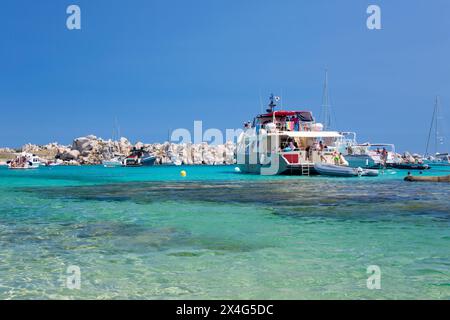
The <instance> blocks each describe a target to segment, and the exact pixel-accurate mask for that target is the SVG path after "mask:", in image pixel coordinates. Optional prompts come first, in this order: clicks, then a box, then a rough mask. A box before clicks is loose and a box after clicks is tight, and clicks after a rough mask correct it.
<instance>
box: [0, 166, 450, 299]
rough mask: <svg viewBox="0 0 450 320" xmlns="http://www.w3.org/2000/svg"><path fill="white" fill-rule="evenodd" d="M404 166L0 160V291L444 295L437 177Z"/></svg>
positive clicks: (48, 295)
mask: <svg viewBox="0 0 450 320" xmlns="http://www.w3.org/2000/svg"><path fill="white" fill-rule="evenodd" d="M182 169H184V170H186V171H187V173H188V175H187V177H186V178H182V177H180V174H179V172H180V170H182ZM449 170H450V169H447V171H445V169H440V170H436V169H433V170H432V171H430V172H427V173H426V174H432V175H442V174H449V173H450V172H449ZM405 175H406V172H404V171H397V172H393V171H387V172H386V173H385V174H384V175H382V176H380V177H377V178H322V177H312V178H306V177H270V178H269V177H260V176H252V175H243V174H238V173H235V172H234V167H233V166H230V167H226V166H224V167H185V168H180V167H151V168H113V169H107V168H102V167H54V168H41V169H38V170H34V171H13V170H8V169H6V168H2V167H0V298H1V299H38V298H44V299H107V298H130V299H139V298H146V299H247V298H248V299H334V298H336V299H349V298H350V299H401V298H408V299H419V298H423V299H449V298H450V184H445V183H444V184H433V183H407V182H404V181H403V180H402V179H403V177H404V176H405ZM69 265H77V266H79V267H80V269H81V289H80V290H70V289H68V288H66V287H65V281H66V276H67V275H66V268H67V267H68V266H69ZM369 265H378V266H379V267H380V268H381V272H382V278H381V290H369V289H367V287H366V280H367V277H368V274H367V273H366V269H367V267H368V266H369Z"/></svg>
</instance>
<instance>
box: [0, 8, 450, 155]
mask: <svg viewBox="0 0 450 320" xmlns="http://www.w3.org/2000/svg"><path fill="white" fill-rule="evenodd" d="M70 4H77V5H79V6H80V7H81V11H82V30H79V31H77V30H75V31H69V30H67V28H66V18H67V14H66V8H67V6H68V5H70ZM369 4H377V5H379V6H380V7H381V10H382V28H383V29H382V30H376V31H371V30H368V29H367V28H366V19H367V16H368V15H367V14H366V8H367V7H368V5H369ZM448 12H450V1H448V0H432V1H409V0H397V1H380V0H372V1H364V0H346V1H338V0H335V1H332V0H314V1H313V0H308V1H306V0H296V1H283V0H281V1H280V0H277V1H275V0H274V1H257V0H250V1H249V0H242V1H238V0H214V1H211V0H192V1H178V0H177V1H173V0H172V1H167V0H166V1H162V0H161V1H148V0H147V1H144V0H142V1H141V0H130V1H113V0H109V1H106V0H89V1H86V0H71V1H62V0H59V1H51V0H43V1H31V0H29V1H25V0H4V1H2V4H1V7H0V39H1V41H2V45H1V47H0V111H1V113H0V146H20V145H22V144H24V143H27V142H33V143H37V144H44V143H47V142H51V141H58V142H60V143H70V142H71V140H72V138H74V137H77V136H82V135H87V134H90V133H93V134H96V135H98V136H102V137H104V138H109V137H110V136H111V132H112V130H113V124H114V119H115V118H116V117H117V119H118V122H119V123H120V127H121V132H122V134H123V135H124V136H127V137H128V138H130V139H131V140H132V141H138V140H141V141H144V142H156V141H164V140H165V139H166V137H167V132H168V130H169V129H175V128H187V129H192V128H193V121H194V120H202V121H203V126H204V127H205V128H219V129H223V130H224V129H226V128H239V127H241V125H242V123H243V122H244V121H246V120H251V119H252V117H253V116H254V114H256V113H257V112H259V111H260V93H261V95H262V98H263V101H264V103H265V102H266V100H267V97H268V95H269V94H270V93H271V92H274V93H275V94H278V95H282V96H283V106H284V107H285V109H291V108H300V109H309V110H312V111H313V112H314V113H315V115H316V116H318V115H319V114H320V105H321V98H322V83H323V78H324V70H325V69H326V68H328V69H329V72H330V76H329V78H330V95H331V103H332V106H333V112H334V113H335V117H336V122H335V125H336V127H337V129H340V130H349V131H356V132H357V133H358V136H359V140H360V142H365V141H371V142H391V143H395V144H396V145H397V148H398V149H399V150H410V151H418V152H423V151H424V150H423V149H424V148H425V143H426V137H427V134H428V128H429V124H430V120H431V113H432V108H433V101H434V97H435V96H436V95H437V94H439V95H440V96H441V99H442V104H443V108H444V109H445V110H446V111H445V116H446V119H447V123H448V122H449V120H448V119H450V114H449V113H450V112H449V111H448V110H449V109H450V63H449V57H450V41H449V39H450V20H449V19H448ZM447 127H449V126H447ZM448 129H450V128H448ZM447 139H448V133H447Z"/></svg>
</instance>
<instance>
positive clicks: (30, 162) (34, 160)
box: [8, 152, 41, 169]
mask: <svg viewBox="0 0 450 320" xmlns="http://www.w3.org/2000/svg"><path fill="white" fill-rule="evenodd" d="M40 166H41V159H40V158H39V157H38V156H36V155H34V154H31V153H26V152H23V153H22V154H20V155H19V156H17V158H16V159H14V160H12V161H10V162H9V163H8V167H9V168H10V169H37V168H39V167H40Z"/></svg>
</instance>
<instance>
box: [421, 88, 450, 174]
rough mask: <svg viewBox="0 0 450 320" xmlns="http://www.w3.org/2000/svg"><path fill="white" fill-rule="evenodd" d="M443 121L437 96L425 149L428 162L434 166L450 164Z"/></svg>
mask: <svg viewBox="0 0 450 320" xmlns="http://www.w3.org/2000/svg"><path fill="white" fill-rule="evenodd" d="M442 123H443V117H442V113H441V104H440V98H439V96H437V97H436V100H435V104H434V110H433V117H432V119H431V125H430V131H429V132H428V140H427V147H426V150H425V157H426V159H427V163H429V164H432V165H433V166H450V155H449V153H448V151H447V152H445V151H444V150H443V148H444V147H445V132H444V127H443V125H442ZM433 133H434V137H433ZM433 138H434V139H433ZM430 149H432V150H434V154H430V153H429V151H430Z"/></svg>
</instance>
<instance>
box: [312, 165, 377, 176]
mask: <svg viewBox="0 0 450 320" xmlns="http://www.w3.org/2000/svg"><path fill="white" fill-rule="evenodd" d="M314 169H315V170H316V171H317V173H318V174H320V175H326V176H334V177H357V176H360V177H361V176H370V177H376V176H378V170H373V169H363V168H351V167H345V166H337V165H334V164H325V163H316V164H314Z"/></svg>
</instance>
